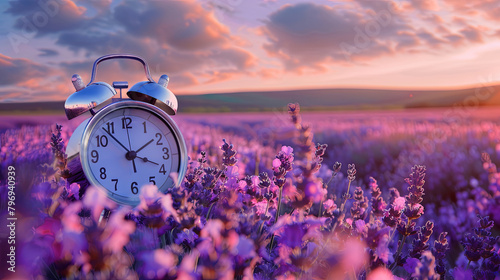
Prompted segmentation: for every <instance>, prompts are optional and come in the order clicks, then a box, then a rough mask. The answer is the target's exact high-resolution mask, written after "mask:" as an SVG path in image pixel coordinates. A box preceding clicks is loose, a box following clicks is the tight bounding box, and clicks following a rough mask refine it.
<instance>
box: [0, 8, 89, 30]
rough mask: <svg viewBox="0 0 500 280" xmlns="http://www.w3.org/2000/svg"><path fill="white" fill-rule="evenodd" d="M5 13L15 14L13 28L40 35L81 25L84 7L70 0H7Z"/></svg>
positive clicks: (83, 20)
mask: <svg viewBox="0 0 500 280" xmlns="http://www.w3.org/2000/svg"><path fill="white" fill-rule="evenodd" d="M9 5H10V6H9V7H8V8H7V9H6V11H5V12H6V13H8V14H11V15H14V16H17V19H16V21H15V23H14V28H15V29H17V30H20V31H22V32H24V33H27V34H30V35H37V36H42V35H45V34H52V33H55V32H60V31H64V30H73V29H75V28H81V27H83V24H84V22H85V20H86V17H85V15H84V13H85V10H86V9H85V8H83V7H80V6H77V5H76V4H75V3H74V2H72V1H70V0H57V1H55V0H48V1H31V0H19V1H9Z"/></svg>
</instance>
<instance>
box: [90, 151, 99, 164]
mask: <svg viewBox="0 0 500 280" xmlns="http://www.w3.org/2000/svg"><path fill="white" fill-rule="evenodd" d="M90 155H91V156H92V159H91V161H92V162H93V163H97V162H98V161H99V153H98V152H97V151H96V150H92V152H90Z"/></svg>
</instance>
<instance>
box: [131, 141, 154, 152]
mask: <svg viewBox="0 0 500 280" xmlns="http://www.w3.org/2000/svg"><path fill="white" fill-rule="evenodd" d="M153 141H154V139H151V140H149V142H148V143H146V144H144V146H142V147H140V148H139V149H137V151H135V152H136V153H138V152H139V151H140V150H142V149H144V148H146V146H147V145H149V144H151V142H153Z"/></svg>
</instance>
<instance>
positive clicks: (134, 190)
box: [130, 182, 139, 194]
mask: <svg viewBox="0 0 500 280" xmlns="http://www.w3.org/2000/svg"><path fill="white" fill-rule="evenodd" d="M130 189H131V190H132V193H133V194H137V193H139V188H137V182H132V185H130Z"/></svg>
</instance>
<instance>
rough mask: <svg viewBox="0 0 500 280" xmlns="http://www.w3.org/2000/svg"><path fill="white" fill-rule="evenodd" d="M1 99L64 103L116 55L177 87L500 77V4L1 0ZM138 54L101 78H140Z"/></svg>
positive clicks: (461, 83)
mask: <svg viewBox="0 0 500 280" xmlns="http://www.w3.org/2000/svg"><path fill="white" fill-rule="evenodd" d="M0 10H1V13H2V14H1V16H0V33H1V37H0V40H1V47H0V71H1V75H0V102H26V101H48V100H65V99H66V98H67V97H68V96H69V95H70V94H71V93H72V92H73V91H74V89H73V86H72V84H71V80H70V78H71V76H72V75H73V74H74V73H78V74H80V75H81V76H82V77H83V79H84V82H85V83H87V82H88V81H89V76H90V72H91V68H92V63H93V62H94V60H95V59H97V58H98V57H100V56H102V55H106V54H110V53H128V54H135V55H138V56H140V57H142V58H144V59H145V60H146V61H147V62H148V64H149V66H150V69H151V73H152V75H153V78H154V79H155V80H157V79H158V77H159V76H160V75H161V74H168V75H169V76H170V78H171V79H170V81H171V82H170V86H169V88H170V89H171V90H172V91H173V92H174V93H176V94H194V93H196V94H198V93H219V92H235V91H249V90H269V89H276V90H278V89H280V90H283V89H307V88H328V87H353V88H391V89H393V88H401V89H417V88H418V89H422V88H459V87H465V86H476V85H478V84H482V83H497V82H500V16H499V15H500V1H497V0H403V1H369V0H346V1H327V0H318V1H279V0H260V1H257V0H198V1H195V0H183V1H172V0H169V1H128V0H107V1H101V0H90V1H82V0H73V1H71V0H39V1H33V0H20V1H2V3H1V4H0ZM145 79H146V78H145V76H144V71H143V70H142V68H141V65H140V64H139V63H137V62H135V61H126V60H120V61H118V62H104V63H102V67H101V65H100V67H99V70H98V80H99V81H105V82H108V83H112V82H113V81H122V80H127V81H129V85H130V86H132V85H133V84H134V83H136V82H139V81H141V80H145Z"/></svg>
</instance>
